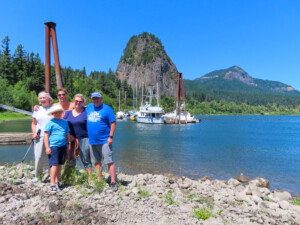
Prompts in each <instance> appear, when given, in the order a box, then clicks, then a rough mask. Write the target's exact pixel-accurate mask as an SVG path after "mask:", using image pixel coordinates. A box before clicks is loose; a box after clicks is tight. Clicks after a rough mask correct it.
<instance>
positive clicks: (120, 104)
mask: <svg viewBox="0 0 300 225" xmlns="http://www.w3.org/2000/svg"><path fill="white" fill-rule="evenodd" d="M120 99H121V91H120V90H119V112H120V111H121V109H120V106H121V102H120Z"/></svg>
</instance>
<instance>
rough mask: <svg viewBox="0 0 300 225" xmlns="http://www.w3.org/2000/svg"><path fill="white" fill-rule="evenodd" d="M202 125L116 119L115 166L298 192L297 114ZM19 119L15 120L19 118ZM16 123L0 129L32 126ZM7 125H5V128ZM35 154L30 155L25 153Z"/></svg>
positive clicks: (5, 155) (12, 151) (3, 149)
mask: <svg viewBox="0 0 300 225" xmlns="http://www.w3.org/2000/svg"><path fill="white" fill-rule="evenodd" d="M201 119H202V120H203V122H202V123H200V124H188V125H159V124H157V125H150V124H138V123H134V122H127V121H120V122H118V123H117V131H116V134H115V137H114V145H113V151H114V157H115V158H114V159H115V161H116V166H117V168H119V169H120V171H124V172H127V173H173V174H176V175H185V176H188V177H194V178H198V177H202V176H205V175H209V176H211V177H212V178H214V179H229V178H231V177H234V176H236V175H237V174H239V173H244V174H246V175H248V176H249V177H250V178H254V177H265V178H267V179H269V180H270V182H271V189H275V188H280V189H282V190H287V191H289V192H291V193H293V194H297V195H300V147H299V146H300V117H298V116H201ZM18 122H19V121H18ZM18 122H13V123H12V122H10V123H9V125H8V124H4V123H2V124H0V132H4V131H9V130H10V131H16V130H14V129H15V127H16V126H20V127H23V128H22V130H17V131H28V130H29V129H30V121H27V125H24V124H23V125H22V126H21V125H18ZM4 126H5V127H6V128H5V130H3V127H4ZM20 127H19V128H18V129H20ZM28 147H29V146H28V145H27V146H24V145H23V146H0V163H3V162H16V161H18V160H21V159H22V157H23V156H24V154H25V152H26V150H27V148H28ZM28 159H29V160H32V159H33V154H32V151H31V154H30V155H29V157H28Z"/></svg>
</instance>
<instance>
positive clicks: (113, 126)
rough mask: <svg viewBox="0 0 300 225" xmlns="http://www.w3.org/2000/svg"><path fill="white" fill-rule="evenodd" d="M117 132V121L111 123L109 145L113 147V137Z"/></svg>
mask: <svg viewBox="0 0 300 225" xmlns="http://www.w3.org/2000/svg"><path fill="white" fill-rule="evenodd" d="M115 130H116V121H114V122H111V123H110V132H109V137H108V140H107V144H108V145H111V144H112V143H113V138H112V137H113V136H114V133H115Z"/></svg>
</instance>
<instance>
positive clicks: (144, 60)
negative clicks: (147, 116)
mask: <svg viewBox="0 0 300 225" xmlns="http://www.w3.org/2000/svg"><path fill="white" fill-rule="evenodd" d="M177 73H178V71H177V68H176V66H175V65H174V63H173V62H172V60H171V59H170V57H169V56H168V55H167V53H166V52H165V50H164V47H163V46H162V44H161V42H160V40H159V39H158V38H157V37H155V36H154V35H152V34H149V33H146V32H145V33H142V34H140V35H139V36H132V37H131V38H130V40H129V41H128V43H127V46H126V48H125V50H124V55H123V56H122V57H121V59H120V62H119V65H118V67H117V70H116V74H117V76H118V78H119V79H120V80H121V81H124V80H126V81H127V83H128V84H129V85H131V86H132V87H135V86H136V84H137V85H138V87H139V88H141V87H142V85H143V84H145V87H146V89H147V88H148V87H149V86H154V93H157V86H156V84H157V83H158V88H159V94H166V95H171V96H174V97H175V95H176V84H177V83H176V82H177ZM147 90H148V89H147Z"/></svg>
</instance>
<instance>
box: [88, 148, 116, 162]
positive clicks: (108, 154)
mask: <svg viewBox="0 0 300 225" xmlns="http://www.w3.org/2000/svg"><path fill="white" fill-rule="evenodd" d="M91 158H92V160H93V161H94V162H102V160H104V163H105V164H109V163H113V162H114V161H113V156H112V145H108V144H107V143H105V144H101V145H91Z"/></svg>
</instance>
